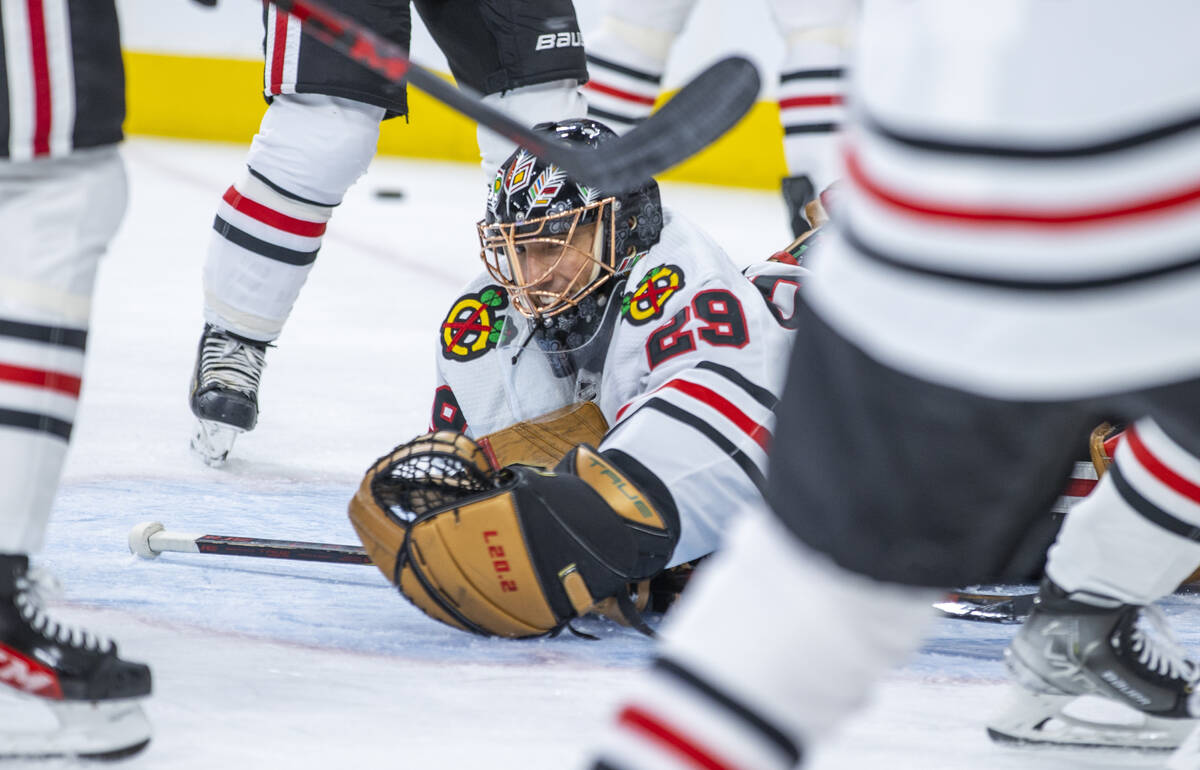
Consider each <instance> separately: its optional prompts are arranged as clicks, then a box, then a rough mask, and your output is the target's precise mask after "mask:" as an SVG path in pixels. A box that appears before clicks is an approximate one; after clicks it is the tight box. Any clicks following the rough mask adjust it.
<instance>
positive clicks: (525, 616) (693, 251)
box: [350, 120, 811, 637]
mask: <svg viewBox="0 0 1200 770" xmlns="http://www.w3.org/2000/svg"><path fill="white" fill-rule="evenodd" d="M542 130H544V131H546V132H547V133H548V134H553V135H555V136H557V137H558V138H559V139H561V140H563V141H566V142H570V143H574V144H578V145H580V146H590V147H597V146H602V145H603V144H604V143H606V142H609V141H612V140H613V139H614V137H615V135H614V134H613V133H612V132H611V131H610V130H609V129H607V128H606V127H604V126H603V125H602V124H600V123H597V122H595V121H592V120H576V121H567V122H562V123H558V124H554V125H553V126H551V125H549V124H547V125H546V126H543V127H542ZM478 227H479V237H480V242H481V251H480V256H481V258H482V260H483V263H484V266H485V268H486V270H485V271H484V272H483V274H481V275H480V276H479V277H477V278H476V279H475V280H474V281H472V282H471V283H470V284H468V285H467V286H466V287H465V289H464V290H463V292H462V294H461V296H459V297H458V299H456V300H455V301H454V302H453V303H452V305H451V307H450V308H449V309H448V311H447V313H446V316H445V318H444V320H443V321H442V324H441V327H440V329H439V334H438V343H439V352H438V372H439V379H440V382H439V383H438V385H439V387H438V388H437V390H436V395H435V399H434V406H433V416H432V425H431V429H432V430H433V431H435V432H434V433H431V434H429V435H426V436H422V437H420V438H418V439H416V440H414V441H412V442H409V443H407V444H404V445H401V446H400V447H398V448H397V449H395V450H394V451H393V452H392V453H390V454H389V455H387V456H385V457H384V458H382V459H381V460H379V461H378V462H377V463H376V465H375V466H374V467H373V468H372V469H371V470H370V471H369V472H368V473H367V476H366V478H365V479H364V480H363V483H362V485H361V487H360V489H359V490H358V493H357V494H356V495H355V497H354V500H353V501H352V503H351V506H350V517H351V520H352V521H353V523H354V526H355V529H356V530H357V532H358V534H359V536H360V537H361V538H362V541H363V544H364V546H365V548H366V551H367V553H368V554H369V555H370V556H371V558H372V560H373V561H374V562H375V564H376V565H378V566H379V568H380V569H381V570H382V571H383V572H384V574H385V575H386V576H387V578H388V579H389V580H391V581H392V582H393V583H394V584H396V585H397V586H398V587H399V589H400V591H401V593H403V594H404V595H405V596H406V597H408V598H409V599H410V600H411V601H412V602H413V603H414V604H416V605H417V606H418V607H420V608H421V609H422V610H423V611H425V612H426V613H428V614H429V615H430V616H431V617H433V618H436V619H437V620H440V621H443V622H445V623H449V624H450V625H453V626H456V627H458V628H461V629H464V630H469V631H473V632H476V633H481V634H489V635H493V634H494V635H499V636H509V637H524V636H536V635H541V634H547V633H556V632H558V631H560V630H561V629H562V628H563V627H564V626H565V624H566V623H567V622H568V621H570V620H571V619H572V618H573V617H576V616H579V615H583V614H585V613H587V612H590V611H605V612H610V613H612V614H615V615H618V616H621V617H624V618H625V619H626V620H628V621H629V622H632V623H634V624H637V625H639V626H641V625H642V624H641V622H640V620H638V619H637V608H635V606H634V604H635V602H634V601H633V599H632V598H631V596H630V591H629V588H628V586H630V585H631V584H634V585H637V584H640V588H638V589H636V598H637V602H636V603H637V604H638V605H640V606H641V607H642V608H644V607H645V606H646V605H647V603H648V602H649V601H650V598H651V593H652V592H651V591H650V590H649V589H648V586H647V581H650V580H651V579H652V578H655V577H656V576H659V575H660V574H662V573H663V572H664V570H671V569H672V568H678V567H681V565H687V564H688V563H690V562H692V561H694V560H696V559H698V558H700V557H703V556H705V555H706V554H708V553H710V552H711V551H712V550H713V549H714V548H715V547H716V545H717V543H718V541H719V539H720V536H721V534H722V532H723V531H724V530H725V528H726V526H727V524H728V522H729V521H730V520H731V518H732V517H734V516H736V515H737V513H738V512H739V511H741V510H743V509H746V508H748V507H753V506H761V505H763V504H764V503H763V500H762V496H761V493H760V488H761V486H762V483H763V478H764V474H765V471H766V448H767V445H768V442H769V439H770V435H771V429H772V420H773V417H772V409H773V407H774V405H775V403H776V401H777V399H778V396H779V392H780V389H781V387H782V382H783V377H784V368H783V364H784V362H785V361H786V359H787V352H788V350H789V348H790V338H791V331H792V319H793V311H794V309H795V303H796V298H797V292H798V289H799V285H800V281H801V279H802V276H803V274H804V272H805V271H804V269H803V268H802V267H800V266H799V265H798V264H797V260H796V259H795V258H794V256H792V255H791V254H790V253H787V252H784V253H781V254H780V255H777V256H776V257H775V258H774V259H773V260H772V261H767V262H764V263H761V264H756V265H754V266H752V267H751V268H748V269H747V270H746V272H745V273H743V272H742V271H740V270H738V269H737V267H735V266H734V264H733V263H732V261H731V260H730V259H729V257H728V256H727V255H726V254H725V253H724V252H723V251H722V250H721V249H720V248H719V247H718V246H717V245H716V244H715V243H714V242H713V241H712V240H711V239H709V238H708V237H707V236H706V235H705V234H704V233H703V232H702V231H701V230H700V229H699V228H698V227H696V226H695V225H693V224H691V223H689V222H688V221H686V220H685V219H683V218H682V217H680V216H679V215H677V214H675V213H674V212H672V211H671V210H670V209H669V208H666V207H664V206H663V205H662V204H661V202H660V199H659V190H658V186H657V184H655V183H654V182H653V181H649V182H647V183H645V184H644V185H642V186H641V187H639V188H637V189H635V190H633V191H632V192H628V193H621V194H610V193H608V192H606V191H604V190H600V189H597V188H596V187H592V186H588V185H585V184H580V183H578V182H576V181H575V180H573V179H572V178H570V177H568V176H567V174H566V172H564V171H563V170H561V169H560V168H558V167H557V166H555V165H553V164H549V163H546V162H543V161H541V160H539V159H538V158H536V157H535V156H533V155H530V154H529V153H527V152H525V151H523V150H518V151H517V152H516V153H514V154H513V155H512V156H511V157H510V158H509V159H508V160H507V161H506V162H505V164H504V165H503V166H502V167H501V169H500V171H499V172H498V174H497V176H496V178H495V180H494V182H493V184H492V187H491V191H490V195H489V197H488V201H487V209H486V212H485V215H484V219H483V221H482V222H481V223H480V224H479V226H478ZM810 240H811V239H810ZM803 248H804V246H803V244H797V245H796V246H795V249H794V250H795V251H797V252H800V251H801V250H802V249H803ZM549 413H552V414H549ZM543 416H545V417H543ZM610 426H611V427H610ZM550 468H553V471H550V470H547V469H550ZM683 575H686V571H684V573H683ZM679 582H681V575H680V573H679V572H673V573H671V574H670V575H668V576H667V578H666V579H665V580H662V581H660V583H659V585H662V586H664V587H665V592H666V594H668V595H669V594H671V593H673V590H672V587H673V586H674V585H677V584H678V583H679ZM614 609H615V610H616V611H615V612H613V610H614Z"/></svg>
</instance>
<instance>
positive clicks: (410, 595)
mask: <svg viewBox="0 0 1200 770" xmlns="http://www.w3.org/2000/svg"><path fill="white" fill-rule="evenodd" d="M349 514H350V521H351V523H352V524H353V525H354V528H355V531H356V532H358V535H359V537H360V539H361V540H362V543H363V547H364V548H365V550H366V552H367V554H368V555H369V556H370V557H371V560H372V561H373V562H374V563H375V564H376V566H378V567H379V569H380V570H381V571H382V572H383V574H384V575H385V576H386V577H387V578H388V580H389V581H391V582H392V584H393V585H395V586H397V588H398V589H399V590H400V593H402V594H404V596H405V597H406V598H407V599H408V600H409V601H411V602H412V603H413V604H415V605H416V606H417V607H418V608H419V609H421V610H422V611H423V612H425V613H426V614H427V615H429V616H430V617H432V618H434V619H436V620H440V621H442V622H443V623H447V624H449V625H451V626H454V627H455V628H459V629H462V630H464V631H471V632H474V633H477V634H482V635H486V636H505V637H529V636H540V635H543V634H548V633H555V632H557V631H558V630H560V629H561V628H562V627H563V626H564V625H565V624H566V623H567V622H568V621H569V620H571V619H572V618H574V617H577V616H579V615H583V614H585V613H587V612H589V611H591V610H592V609H593V608H595V607H596V606H597V604H599V603H600V602H602V601H603V600H604V599H606V598H608V597H612V596H617V595H618V594H619V593H620V592H622V591H624V590H626V585H627V584H628V583H631V582H637V581H639V580H643V579H646V578H649V577H650V576H652V575H654V574H656V573H658V572H659V571H660V570H661V569H662V567H663V566H664V565H665V564H666V563H667V560H668V559H669V558H670V555H671V552H672V551H673V550H674V547H675V543H676V542H677V540H678V530H679V527H678V522H677V520H676V519H675V516H674V511H670V512H667V513H666V514H664V512H661V511H660V510H659V509H658V508H657V507H656V506H655V504H654V503H653V502H652V501H651V499H650V498H649V497H648V496H647V495H646V494H645V493H644V492H643V491H642V490H640V489H639V488H638V487H637V485H635V484H634V483H633V482H632V481H631V480H630V479H629V478H628V477H627V476H626V475H625V474H624V473H623V472H622V471H621V470H620V469H619V468H618V467H617V466H615V465H614V464H613V463H612V462H610V461H609V460H608V459H606V458H605V457H603V456H601V455H599V454H598V453H596V452H595V451H594V450H593V449H591V447H588V446H579V447H576V448H575V449H573V450H572V451H571V452H569V453H568V454H567V456H566V457H564V458H563V460H562V461H561V462H560V463H559V464H558V467H557V468H556V469H555V471H554V472H550V471H544V470H541V469H537V468H532V467H526V466H521V465H516V466H509V467H506V468H502V469H500V470H495V469H493V468H492V467H491V464H490V463H489V462H488V460H487V457H486V454H485V453H484V451H483V450H482V449H481V448H480V446H479V445H478V444H476V443H475V442H474V441H472V440H471V439H469V438H467V437H466V436H463V435H461V434H457V433H452V432H448V431H441V432H438V433H431V434H428V435H425V436H422V437H420V438H418V439H415V440H414V441H411V442H409V443H408V444H404V445H401V446H399V447H397V448H396V449H395V450H394V451H393V452H392V453H391V454H389V455H387V456H386V457H383V458H381V459H380V460H379V461H378V462H376V463H375V465H374V466H373V467H372V468H371V469H370V470H369V471H368V472H367V474H366V477H365V478H364V479H363V482H362V484H361V485H360V486H359V489H358V491H357V492H356V493H355V495H354V498H353V499H352V500H351V502H350V511H349Z"/></svg>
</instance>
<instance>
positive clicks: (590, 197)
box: [575, 184, 603, 206]
mask: <svg viewBox="0 0 1200 770" xmlns="http://www.w3.org/2000/svg"><path fill="white" fill-rule="evenodd" d="M575 187H577V188H578V189H579V197H580V198H581V199H582V200H583V205H585V206H586V205H588V204H589V203H595V202H596V201H598V200H600V198H602V197H603V195H602V194H601V192H600V191H599V190H597V189H596V188H595V187H591V186H589V185H586V184H577V185H575Z"/></svg>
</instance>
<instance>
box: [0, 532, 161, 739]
mask: <svg viewBox="0 0 1200 770" xmlns="http://www.w3.org/2000/svg"><path fill="white" fill-rule="evenodd" d="M28 566H29V560H28V557H25V556H15V555H0V684H3V685H5V687H4V688H0V691H5V692H12V693H14V694H16V695H17V696H18V697H20V698H23V699H29V700H30V701H31V702H41V703H43V704H45V705H46V706H47V707H49V709H50V710H51V711H52V712H53V713H54V715H55V717H57V719H58V722H59V728H58V729H57V730H50V731H39V732H33V731H22V732H11V731H6V728H5V727H3V726H0V758H12V757H52V756H78V757H92V758H103V759H113V758H117V757H123V756H128V755H129V754H134V753H136V752H138V751H141V750H142V749H143V748H145V746H146V744H147V743H149V742H150V723H149V722H148V721H147V720H146V716H145V714H144V713H143V712H142V709H141V706H140V705H139V699H141V698H144V697H145V696H147V695H149V694H150V669H149V668H147V667H146V666H143V665H141V664H140V663H130V662H129V661H125V660H122V659H121V658H119V657H117V648H116V645H114V644H113V643H112V642H111V641H107V640H99V639H97V638H96V637H94V636H92V635H91V634H88V633H86V632H84V631H80V630H77V629H71V628H66V627H64V626H62V625H60V624H58V623H56V622H55V621H53V620H50V619H49V618H47V617H46V615H45V613H44V612H43V610H42V608H41V603H40V601H39V600H38V598H37V596H36V593H35V588H36V585H35V581H33V580H31V579H30V577H29V575H28V574H27V572H28Z"/></svg>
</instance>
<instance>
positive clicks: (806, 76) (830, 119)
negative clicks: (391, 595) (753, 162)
mask: <svg viewBox="0 0 1200 770" xmlns="http://www.w3.org/2000/svg"><path fill="white" fill-rule="evenodd" d="M767 4H768V6H769V10H770V13H771V18H772V20H773V21H774V22H775V27H776V29H777V31H778V33H779V35H780V37H782V38H783V45H784V57H783V63H782V64H781V66H780V74H779V90H778V94H777V95H778V102H779V117H780V122H781V126H782V130H783V154H784V157H785V160H786V162H787V170H788V173H789V174H790V176H788V177H786V178H784V179H783V181H782V189H783V199H784V203H785V205H786V206H787V210H788V217H789V222H790V224H791V227H792V232H793V234H794V235H795V236H796V237H799V236H800V235H802V234H803V233H805V232H807V231H808V230H810V229H811V228H812V227H814V226H815V223H813V222H809V221H808V220H807V219H806V218H805V216H804V208H805V206H806V205H807V204H808V203H809V202H811V201H813V200H815V199H816V197H817V193H818V192H820V191H821V190H824V189H825V188H826V187H828V186H829V185H830V184H831V183H832V182H833V181H834V175H835V174H836V172H837V158H836V152H835V151H834V138H835V136H836V135H837V132H838V129H839V128H840V127H841V123H842V120H843V109H844V108H843V107H842V92H843V90H844V68H845V61H846V55H847V54H846V52H847V50H848V43H849V37H850V35H851V29H850V27H851V24H852V23H853V16H854V9H855V5H856V4H855V2H854V0H769V2H768V3H767ZM695 6H696V0H607V2H606V3H605V12H604V16H603V19H602V21H601V23H600V26H599V28H598V29H596V30H595V31H594V32H593V31H590V30H589V33H588V41H587V59H588V74H589V75H590V77H591V79H590V80H589V81H588V84H587V85H586V86H585V88H584V93H585V94H586V95H587V98H588V115H590V116H591V117H593V118H596V119H598V120H602V121H604V122H605V123H607V124H608V125H610V126H611V127H612V128H613V129H614V130H616V131H617V132H618V133H624V132H625V131H628V130H629V129H631V128H633V127H634V126H636V125H637V124H638V123H641V122H642V121H643V120H645V119H646V117H647V116H648V115H649V114H650V111H651V109H652V108H653V106H654V102H655V99H656V98H657V97H658V95H659V89H660V87H661V85H662V78H663V72H664V71H665V70H666V68H667V59H668V57H669V56H670V53H671V49H672V48H673V47H674V44H675V41H676V39H677V38H678V37H679V34H680V32H682V31H683V27H684V24H685V23H686V22H687V19H688V17H689V16H690V15H691V13H692V10H693V9H694V8H695ZM734 42H736V43H738V44H740V45H743V46H746V47H750V48H753V47H755V45H754V41H752V40H737V41H734Z"/></svg>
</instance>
